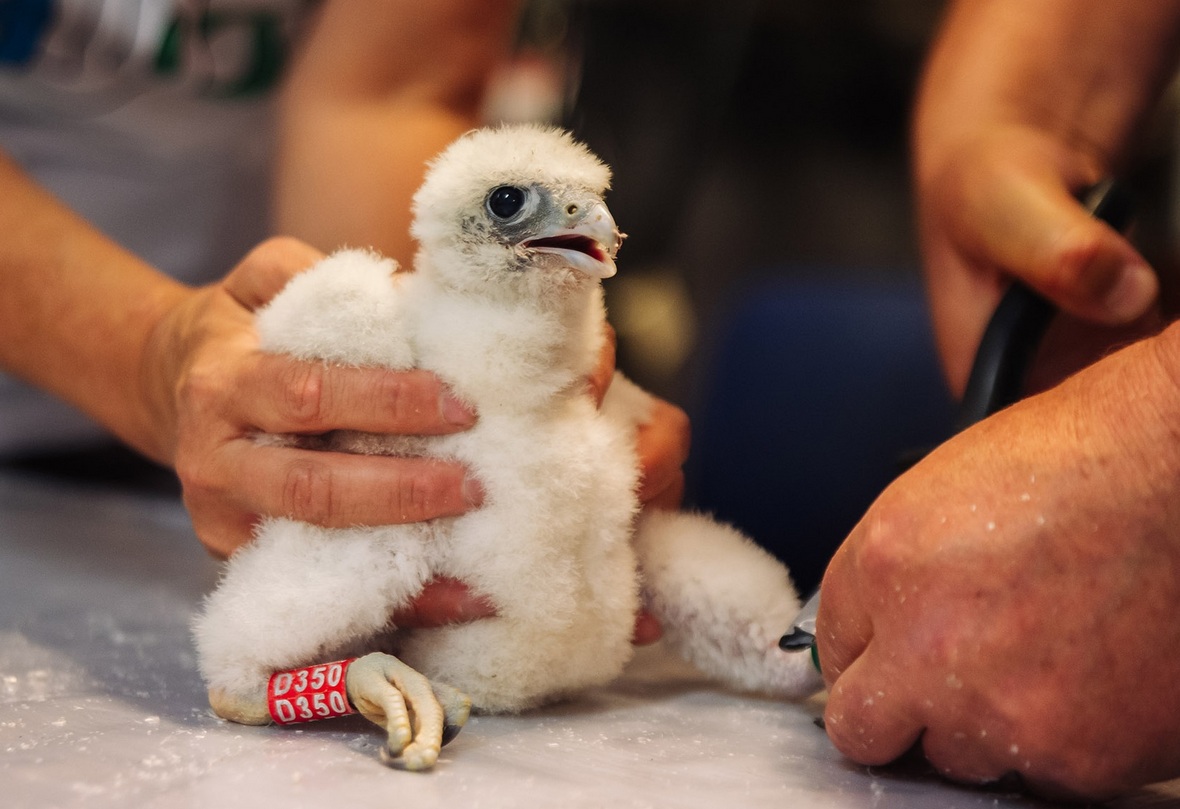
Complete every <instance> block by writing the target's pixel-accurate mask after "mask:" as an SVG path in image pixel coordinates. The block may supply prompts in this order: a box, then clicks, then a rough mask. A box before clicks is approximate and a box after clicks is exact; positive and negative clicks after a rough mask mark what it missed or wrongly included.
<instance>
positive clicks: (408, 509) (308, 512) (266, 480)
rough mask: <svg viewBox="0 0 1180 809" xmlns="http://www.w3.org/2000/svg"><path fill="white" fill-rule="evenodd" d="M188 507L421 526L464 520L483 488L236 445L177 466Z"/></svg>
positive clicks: (465, 479) (421, 467)
mask: <svg viewBox="0 0 1180 809" xmlns="http://www.w3.org/2000/svg"><path fill="white" fill-rule="evenodd" d="M177 473H178V474H179V475H180V477H181V481H182V483H183V485H184V489H185V492H186V501H188V500H196V501H197V503H200V502H202V501H207V500H210V499H212V500H223V501H225V502H227V503H229V504H232V505H233V506H236V507H237V508H238V509H240V510H241V511H242V512H244V513H246V514H266V515H272V516H284V517H290V518H292V519H297V520H302V521H303V522H310V523H314V524H316V525H322V526H325V527H332V528H344V527H348V526H353V525H387V524H395V523H409V522H420V521H423V520H429V519H435V518H437V517H443V516H455V515H459V514H462V513H464V512H466V511H468V510H470V509H471V508H474V507H476V506H478V505H480V504H481V503H482V502H483V489H482V487H481V486H480V484H479V482H478V481H477V480H475V479H474V478H473V477H471V476H470V475H469V474H468V473H467V471H466V469H465V468H464V467H462V466H460V465H459V464H456V463H450V462H446V461H441V460H437V459H433V458H400V457H393V456H380V455H351V454H347V453H339V452H317V451H313V450H302V449H297V448H293V447H284V446H265V445H259V444H257V443H255V442H254V440H253V439H250V438H242V439H236V440H232V441H229V442H227V443H226V444H224V445H222V446H221V447H219V448H218V449H217V450H216V451H215V452H214V453H212V454H211V456H208V457H206V458H205V459H204V460H203V461H201V462H198V463H194V464H191V465H190V464H178V468H177Z"/></svg>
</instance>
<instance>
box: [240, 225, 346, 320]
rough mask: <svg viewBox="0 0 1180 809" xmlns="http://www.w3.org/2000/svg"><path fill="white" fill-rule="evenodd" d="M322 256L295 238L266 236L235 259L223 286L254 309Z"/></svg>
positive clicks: (268, 299)
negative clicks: (242, 255) (242, 256)
mask: <svg viewBox="0 0 1180 809" xmlns="http://www.w3.org/2000/svg"><path fill="white" fill-rule="evenodd" d="M323 257H324V254H323V253H321V252H320V251H319V250H317V249H315V248H314V247H312V246H311V245H309V244H306V243H304V242H301V241H299V240H298V239H293V238H290V237H282V236H279V237H275V238H272V239H268V240H266V241H264V242H262V243H261V244H259V245H258V246H257V247H255V248H254V249H253V250H251V251H250V252H249V253H247V254H246V256H245V257H244V258H243V259H242V260H241V261H240V262H238V265H237V266H236V267H234V269H233V270H232V271H231V272H230V274H229V275H227V276H226V278H225V281H224V284H225V289H226V291H227V292H229V294H230V295H231V296H232V297H233V298H234V300H236V301H237V302H238V303H239V304H241V305H242V306H243V307H245V309H246V310H248V311H251V312H253V311H254V310H256V309H258V308H260V307H262V306H263V305H265V304H266V303H268V302H269V301H270V299H271V298H273V297H274V296H275V295H277V294H279V292H280V291H281V290H282V289H283V287H285V286H286V285H287V282H288V281H290V280H291V279H292V278H294V277H295V276H296V275H298V274H299V273H301V272H303V271H304V270H306V269H307V268H308V267H310V266H311V265H312V264H315V263H316V262H317V261H319V260H320V259H322V258H323Z"/></svg>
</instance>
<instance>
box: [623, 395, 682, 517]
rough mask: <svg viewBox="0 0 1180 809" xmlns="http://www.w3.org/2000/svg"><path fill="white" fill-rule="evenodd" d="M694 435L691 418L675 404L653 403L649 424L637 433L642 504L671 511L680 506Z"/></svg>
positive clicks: (656, 401)
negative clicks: (685, 467)
mask: <svg viewBox="0 0 1180 809" xmlns="http://www.w3.org/2000/svg"><path fill="white" fill-rule="evenodd" d="M691 433H692V429H691V425H690V424H689V420H688V414H686V413H685V412H684V411H683V410H681V409H680V408H679V407H677V406H676V405H674V404H672V403H671V402H667V401H664V400H663V399H654V400H653V403H652V409H651V413H650V416H649V418H648V420H647V421H646V422H644V423H642V424H640V425H639V426H638V427H637V429H636V449H637V451H638V453H639V467H640V474H641V477H640V483H639V502H640V503H643V504H645V505H654V506H657V507H661V508H671V509H675V508H678V507H679V506H680V500H681V497H682V496H683V494H684V464H685V462H686V461H687V460H688V451H689V447H690V444H691V442H692V436H691Z"/></svg>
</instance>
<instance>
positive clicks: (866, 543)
mask: <svg viewBox="0 0 1180 809" xmlns="http://www.w3.org/2000/svg"><path fill="white" fill-rule="evenodd" d="M910 522H911V520H910V519H909V517H908V515H905V514H903V513H901V512H900V511H899V510H897V509H895V508H894V507H892V506H890V505H889V504H888V503H884V502H878V503H877V504H876V505H875V506H874V507H873V510H872V512H871V513H870V514H869V515H868V516H867V517H866V518H865V529H864V532H863V533H862V534H861V538H860V544H859V547H858V553H857V562H858V566H859V568H860V569H861V570H862V571H863V572H864V573H865V574H866V575H867V576H868V577H869V578H870V580H871V581H875V582H884V581H892V580H893V578H894V577H895V576H896V575H898V574H899V573H905V572H906V571H907V569H908V568H909V563H910V553H909V550H908V548H909V544H908V543H906V542H905V541H904V538H905V537H906V536H907V528H908V525H909V523H910Z"/></svg>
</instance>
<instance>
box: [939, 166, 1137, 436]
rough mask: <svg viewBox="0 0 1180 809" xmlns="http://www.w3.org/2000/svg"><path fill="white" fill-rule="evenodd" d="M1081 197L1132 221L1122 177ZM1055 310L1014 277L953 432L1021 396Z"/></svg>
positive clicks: (1110, 220) (1108, 216) (1094, 211)
mask: <svg viewBox="0 0 1180 809" xmlns="http://www.w3.org/2000/svg"><path fill="white" fill-rule="evenodd" d="M1082 201H1083V203H1084V204H1085V206H1086V208H1087V209H1088V210H1089V211H1090V213H1091V215H1092V216H1094V218H1096V219H1099V220H1101V221H1103V222H1105V223H1106V224H1108V225H1110V226H1111V227H1112V228H1114V229H1115V230H1117V231H1120V232H1121V231H1124V230H1126V228H1127V226H1128V225H1129V224H1130V222H1131V215H1132V213H1133V206H1132V201H1131V195H1130V193H1129V192H1128V191H1127V188H1126V186H1125V185H1123V184H1121V183H1119V182H1116V181H1114V180H1106V181H1104V182H1102V183H1099V184H1098V185H1096V186H1093V187H1092V188H1090V189H1089V190H1088V191H1087V192H1086V193H1085V194H1083V195H1082ZM1056 313H1057V309H1056V307H1054V306H1053V304H1051V303H1050V302H1049V301H1048V300H1046V299H1045V298H1044V297H1043V296H1042V295H1041V294H1040V293H1038V292H1034V291H1033V290H1032V289H1031V288H1029V287H1028V286H1026V285H1025V284H1023V283H1021V282H1019V281H1016V282H1013V284H1012V286H1011V287H1009V289H1008V291H1007V292H1005V293H1004V297H1003V298H1002V299H1001V300H1000V304H999V306H997V307H996V311H995V312H994V313H993V314H992V317H991V320H989V321H988V324H987V329H986V330H985V331H984V333H983V339H982V340H980V342H979V349H978V350H977V351H976V353H975V362H974V364H973V365H972V366H971V375H970V377H969V378H968V380H967V389H966V391H965V392H964V393H963V401H962V402H961V404H960V406H959V416H958V420H957V423H956V427H955V432H958V431H960V430H963V429H966V428H967V427H970V426H971V425H972V424H975V423H976V422H977V421H982V420H983V419H985V418H986V417H988V416H990V415H991V414H992V413H995V412H996V411H997V410H1001V409H1003V408H1005V407H1007V406H1008V405H1010V404H1013V403H1014V402H1016V401H1017V400H1018V399H1020V397H1021V395H1022V394H1023V390H1024V380H1025V376H1026V374H1027V372H1028V367H1029V365H1030V364H1031V363H1032V360H1033V357H1034V356H1035V355H1036V352H1037V348H1038V347H1039V346H1040V343H1041V338H1042V337H1043V336H1044V334H1045V330H1046V329H1047V328H1048V327H1049V323H1050V322H1051V321H1052V320H1053V316H1054V315H1055V314H1056Z"/></svg>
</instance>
